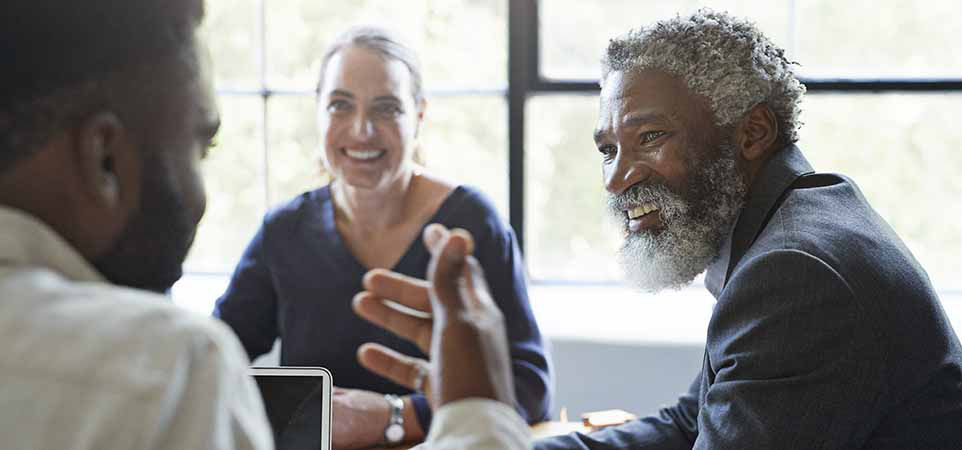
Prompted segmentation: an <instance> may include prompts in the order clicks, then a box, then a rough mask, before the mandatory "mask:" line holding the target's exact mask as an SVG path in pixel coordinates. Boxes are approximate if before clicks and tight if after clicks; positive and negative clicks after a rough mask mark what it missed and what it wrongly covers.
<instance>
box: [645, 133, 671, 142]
mask: <svg viewBox="0 0 962 450" xmlns="http://www.w3.org/2000/svg"><path fill="white" fill-rule="evenodd" d="M666 134H668V133H666V132H664V131H646V132H644V133H642V134H641V143H642V144H647V143H650V142H652V141H654V140H655V139H658V138H660V137H662V136H664V135H666Z"/></svg>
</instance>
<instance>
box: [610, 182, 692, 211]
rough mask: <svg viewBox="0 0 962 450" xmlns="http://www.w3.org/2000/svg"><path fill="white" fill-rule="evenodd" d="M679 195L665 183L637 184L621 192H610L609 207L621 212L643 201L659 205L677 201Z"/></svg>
mask: <svg viewBox="0 0 962 450" xmlns="http://www.w3.org/2000/svg"><path fill="white" fill-rule="evenodd" d="M678 198H679V195H678V194H676V193H675V192H673V191H672V190H671V189H670V188H669V187H668V186H667V185H665V184H664V183H658V184H641V183H638V184H635V185H633V186H631V187H629V188H628V189H625V190H624V192H622V193H620V194H611V193H609V194H608V209H610V210H611V211H612V212H616V213H621V212H622V211H625V210H627V209H631V208H634V207H636V206H638V205H640V204H643V203H654V204H655V205H658V206H663V205H667V204H670V203H673V202H675V201H677V199H678Z"/></svg>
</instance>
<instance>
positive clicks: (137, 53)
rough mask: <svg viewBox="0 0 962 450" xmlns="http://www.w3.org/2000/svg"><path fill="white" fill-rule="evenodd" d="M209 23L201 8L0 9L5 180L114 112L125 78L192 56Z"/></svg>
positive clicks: (27, 0) (113, 1)
mask: <svg viewBox="0 0 962 450" xmlns="http://www.w3.org/2000/svg"><path fill="white" fill-rule="evenodd" d="M203 16H204V2H203V0H82V1H75V0H67V1H64V0H3V1H2V2H0V173H2V172H4V171H6V170H7V169H9V168H10V167H12V166H13V165H14V164H15V163H17V162H18V161H20V160H22V159H24V158H25V157H27V156H29V155H30V154H31V153H33V152H34V151H35V150H36V149H37V148H38V147H40V146H41V145H43V144H44V143H45V142H46V140H47V139H48V138H49V137H50V136H51V135H52V134H53V133H54V132H55V131H57V130H59V129H61V128H62V127H63V126H64V125H65V124H66V123H68V122H69V121H70V120H72V119H76V118H78V116H84V115H86V114H90V113H93V112H94V111H95V110H96V109H97V108H102V107H106V106H109V102H110V98H109V97H110V96H109V91H110V83H111V81H112V80H114V79H116V78H117V77H118V75H119V74H124V73H125V72H127V71H129V70H130V69H133V68H138V67H144V65H147V64H151V63H154V62H157V61H161V60H163V59H164V58H167V57H171V56H176V55H179V54H182V53H183V51H184V50H185V49H187V48H192V45H193V43H194V37H193V36H194V31H195V30H196V28H197V26H198V25H199V24H200V22H201V20H202V19H203Z"/></svg>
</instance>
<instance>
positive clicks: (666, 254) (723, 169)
mask: <svg viewBox="0 0 962 450" xmlns="http://www.w3.org/2000/svg"><path fill="white" fill-rule="evenodd" d="M720 154H721V156H720V157H718V158H717V159H715V160H711V161H707V162H706V161H701V162H696V163H695V165H694V166H693V167H689V171H690V173H691V174H692V178H691V179H690V181H689V186H688V192H687V193H686V194H685V195H679V194H678V193H675V192H672V191H671V190H670V189H669V188H668V187H667V186H666V185H664V184H660V185H636V186H633V187H631V188H629V189H628V190H627V191H625V192H624V193H622V194H621V195H618V196H614V195H612V196H610V197H609V201H608V204H609V210H610V212H611V213H612V214H613V215H614V216H615V218H616V220H620V221H622V222H624V223H625V230H626V231H625V232H626V234H625V240H624V243H623V244H622V247H621V249H620V250H619V251H618V259H619V262H620V263H621V266H622V268H623V269H624V271H625V276H626V277H627V279H628V281H629V282H630V283H631V284H633V285H634V286H636V287H638V288H639V289H642V290H644V291H648V292H657V291H660V290H663V289H665V288H672V289H679V288H682V287H684V286H686V285H688V284H689V283H691V281H692V280H693V279H694V278H695V277H696V276H698V274H700V273H702V272H704V271H705V269H706V268H707V267H708V265H709V264H711V262H712V261H713V260H714V259H715V258H716V257H718V253H719V250H720V249H721V245H722V242H723V240H724V238H725V237H727V235H728V232H729V231H730V230H731V226H732V225H733V224H734V222H735V219H736V218H737V217H738V214H739V212H740V211H741V209H742V205H743V204H744V201H745V197H746V194H747V190H748V188H747V186H745V183H744V182H743V181H742V177H741V175H740V174H739V173H738V172H737V170H736V167H735V159H734V149H733V148H731V146H727V145H723V146H722V148H721V153H720ZM649 202H650V203H654V204H656V205H657V206H658V208H659V212H658V213H659V215H660V217H661V221H662V223H663V224H664V229H663V230H661V231H660V232H658V233H652V232H648V231H642V232H639V233H633V232H630V231H628V230H627V217H626V216H625V209H626V207H627V206H629V205H637V204H641V203H649Z"/></svg>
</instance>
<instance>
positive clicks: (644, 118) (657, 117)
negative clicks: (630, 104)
mask: <svg viewBox="0 0 962 450" xmlns="http://www.w3.org/2000/svg"><path fill="white" fill-rule="evenodd" d="M668 121H669V117H668V116H667V115H664V114H660V113H638V114H629V115H628V117H626V118H625V119H624V120H622V121H621V124H622V125H625V126H639V125H645V124H649V123H656V122H668Z"/></svg>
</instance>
